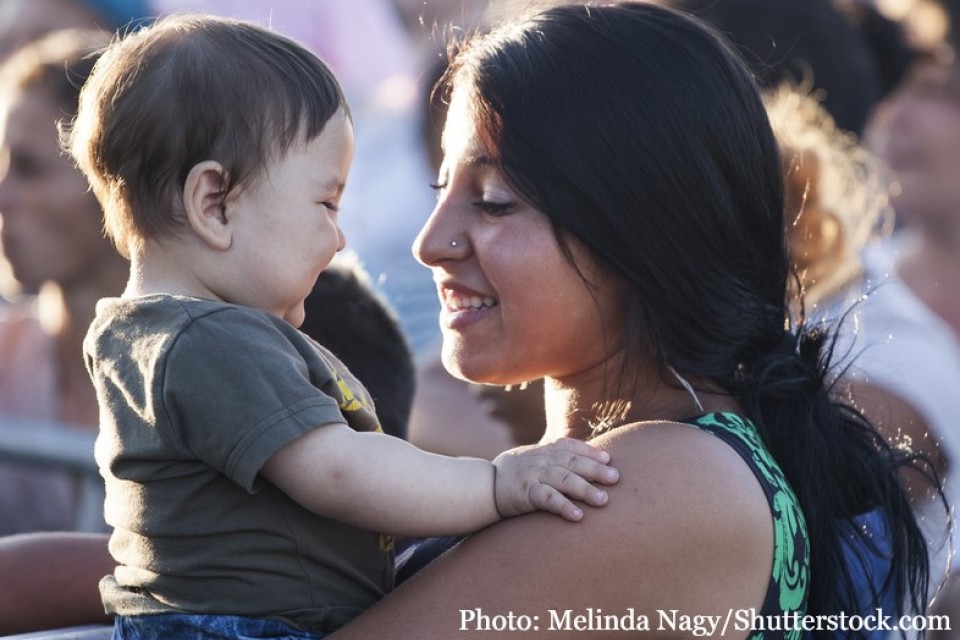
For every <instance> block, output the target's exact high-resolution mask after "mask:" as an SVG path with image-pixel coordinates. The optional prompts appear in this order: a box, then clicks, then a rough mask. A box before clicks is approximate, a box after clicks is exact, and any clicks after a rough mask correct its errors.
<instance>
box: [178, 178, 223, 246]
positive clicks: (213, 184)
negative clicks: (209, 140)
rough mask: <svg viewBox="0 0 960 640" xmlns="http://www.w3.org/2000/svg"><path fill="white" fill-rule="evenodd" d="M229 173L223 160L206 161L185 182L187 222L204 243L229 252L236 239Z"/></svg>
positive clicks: (184, 204) (184, 203) (184, 195)
mask: <svg viewBox="0 0 960 640" xmlns="http://www.w3.org/2000/svg"><path fill="white" fill-rule="evenodd" d="M228 180H229V176H228V175H227V171H226V169H224V168H223V165H221V164H220V163H219V162H216V161H214V160H205V161H203V162H200V163H198V164H196V165H194V166H193V168H192V169H190V173H189V174H187V179H186V181H185V182H184V184H183V210H184V213H185V215H186V219H187V224H188V225H189V226H190V228H191V229H192V230H193V232H194V233H195V234H196V235H197V237H199V238H200V239H201V240H202V241H203V242H204V243H206V244H207V245H209V246H210V247H212V248H214V249H218V250H220V251H225V250H227V249H229V248H230V245H231V244H232V242H233V232H232V230H231V228H230V224H229V221H228V220H227V215H226V204H225V202H224V201H225V199H226V195H227V183H228Z"/></svg>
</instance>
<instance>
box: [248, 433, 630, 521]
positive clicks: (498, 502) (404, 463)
mask: <svg viewBox="0 0 960 640" xmlns="http://www.w3.org/2000/svg"><path fill="white" fill-rule="evenodd" d="M607 460H608V458H607V454H605V453H603V452H601V451H598V450H596V449H594V448H593V447H591V446H589V445H587V444H586V443H583V442H580V441H579V440H570V439H564V440H560V441H558V442H555V443H552V444H549V445H545V446H537V447H521V448H517V449H511V450H509V451H506V452H504V453H502V454H500V455H499V456H497V458H496V459H495V460H494V461H493V463H491V462H489V461H487V460H481V459H479V458H451V457H447V456H441V455H437V454H434V453H429V452H426V451H422V450H420V449H417V448H416V447H414V446H413V445H411V444H410V443H408V442H405V441H403V440H400V439H398V438H393V437H391V436H386V435H384V434H381V433H368V432H363V433H362V432H357V431H354V430H353V429H351V428H350V427H348V426H347V425H345V424H328V425H323V426H321V427H318V428H316V429H314V430H313V431H311V432H310V433H307V434H306V435H303V436H301V437H299V438H297V439H296V440H294V441H292V442H290V443H289V444H287V445H286V446H285V447H283V448H282V449H280V450H279V451H278V452H276V453H275V454H274V455H273V456H271V457H270V459H269V460H268V461H267V463H266V464H265V465H264V466H263V469H262V470H261V473H262V475H263V476H264V477H265V478H267V479H268V480H270V482H272V483H273V484H275V485H276V486H277V487H278V488H280V490H281V491H283V492H285V493H286V494H287V495H289V496H290V497H291V498H293V499H294V500H296V501H297V502H299V503H300V504H301V505H303V506H304V508H306V509H309V510H311V511H313V512H315V513H318V514H321V515H324V516H326V517H329V518H333V519H336V520H340V521H343V522H347V523H350V524H352V525H355V526H358V527H363V528H366V529H370V530H373V531H382V532H384V533H391V534H395V535H404V536H441V535H455V534H463V533H470V532H472V531H476V530H478V529H481V528H483V527H485V526H487V525H489V524H492V523H494V522H496V521H498V520H500V518H502V517H508V516H513V515H518V514H521V513H526V512H528V511H532V510H534V509H544V510H546V511H550V512H552V513H556V514H559V515H563V516H564V517H565V518H567V519H568V520H579V519H580V518H581V517H582V515H583V514H582V511H581V509H580V508H579V507H577V506H576V505H574V504H573V503H572V502H571V501H570V500H569V499H568V498H567V497H566V496H569V497H570V498H574V499H577V500H583V501H585V502H586V503H587V504H591V505H594V506H601V505H603V504H605V503H606V497H607V496H606V494H605V493H604V492H602V491H600V490H598V489H597V488H596V487H594V486H592V485H591V484H590V482H589V481H595V482H602V483H604V484H611V483H613V482H616V474H615V472H613V470H612V469H610V468H609V467H607V466H606V465H604V464H602V462H606V461H607ZM601 461H602V462H601ZM611 473H613V475H609V474H611Z"/></svg>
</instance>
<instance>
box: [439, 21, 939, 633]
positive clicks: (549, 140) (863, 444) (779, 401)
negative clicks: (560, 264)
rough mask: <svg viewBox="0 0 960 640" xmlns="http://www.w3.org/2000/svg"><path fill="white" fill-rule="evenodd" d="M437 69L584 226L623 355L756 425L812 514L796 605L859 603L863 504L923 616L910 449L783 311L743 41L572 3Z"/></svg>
mask: <svg viewBox="0 0 960 640" xmlns="http://www.w3.org/2000/svg"><path fill="white" fill-rule="evenodd" d="M446 82H447V85H446V86H447V88H448V89H449V88H450V87H452V88H453V91H467V92H469V97H470V99H471V101H472V107H473V108H474V109H476V112H477V113H478V114H479V117H480V118H481V120H482V122H483V127H484V129H485V132H486V133H487V134H488V135H489V137H490V141H491V146H492V147H493V148H492V149H491V152H492V153H494V154H495V156H496V160H498V161H499V163H500V165H501V167H502V170H503V172H504V174H505V176H506V179H507V180H508V181H510V183H511V184H512V185H513V186H514V188H515V189H516V190H517V192H518V193H519V194H521V196H522V197H523V198H524V199H526V200H527V201H529V202H530V203H531V204H532V205H534V206H535V207H536V208H537V209H539V210H541V211H543V212H544V213H545V214H546V215H547V216H548V217H549V218H550V219H551V220H552V222H553V224H554V227H555V229H556V232H557V237H558V239H559V240H560V242H561V246H564V247H566V245H565V244H563V238H564V237H565V236H566V235H567V234H570V235H572V236H574V237H576V238H577V239H579V240H580V241H581V242H583V243H584V244H586V245H587V246H588V247H589V248H590V249H591V250H592V251H593V253H594V254H595V255H596V256H598V257H599V258H600V259H601V260H603V261H605V262H606V263H608V264H609V265H610V266H611V267H612V268H613V269H614V270H615V271H616V272H618V273H619V274H620V275H621V276H622V277H623V278H624V279H625V280H626V281H627V283H628V284H629V287H630V299H629V300H628V306H629V310H630V311H629V322H628V327H629V328H630V331H629V332H628V335H626V336H625V337H624V348H625V349H627V350H628V351H627V353H633V354H635V355H636V354H639V353H644V354H649V353H653V354H654V357H656V358H657V360H658V361H659V362H658V364H659V365H660V366H661V367H662V368H663V370H667V368H668V367H672V368H673V369H674V370H676V371H678V372H679V373H680V374H681V375H683V376H686V377H688V378H690V379H694V380H706V381H709V383H710V384H711V385H713V386H716V387H719V388H721V389H723V390H725V391H726V392H727V393H729V394H731V395H732V396H734V397H735V398H737V399H738V400H739V402H740V403H741V406H742V407H743V410H744V412H745V413H746V414H747V417H749V418H750V419H751V420H752V421H753V422H754V424H755V425H756V427H757V429H758V430H759V432H760V434H761V436H762V438H763V440H764V441H765V443H766V445H767V447H768V448H769V450H770V452H771V453H772V455H773V456H774V458H775V459H776V460H777V462H778V463H779V465H780V466H781V468H782V469H783V472H784V474H785V475H786V477H787V480H788V481H789V483H790V484H791V486H792V488H793V490H794V492H795V493H796V495H797V498H798V499H799V502H800V506H801V508H802V510H803V513H804V515H805V518H806V522H807V528H808V532H809V539H810V557H811V584H810V591H809V607H808V613H810V614H836V613H840V612H846V613H848V614H849V613H853V612H858V611H860V607H861V606H862V605H865V604H866V603H863V602H858V600H857V596H856V594H855V591H856V588H855V582H856V581H855V580H854V577H853V574H854V569H852V568H851V565H850V564H848V562H847V561H846V560H845V558H844V545H843V544H842V540H843V539H844V538H849V537H850V536H851V535H853V536H857V535H862V532H861V531H860V530H859V529H858V528H857V527H855V526H854V524H853V522H852V518H853V517H854V516H856V515H858V514H863V513H866V512H869V511H872V510H875V511H877V510H878V511H879V512H880V513H882V514H884V517H885V520H886V527H887V529H888V532H889V538H890V554H891V556H892V569H891V574H890V576H889V580H890V581H891V583H890V584H892V586H893V587H894V588H895V593H896V596H897V598H898V602H899V603H905V604H904V605H903V606H904V610H905V611H910V612H920V611H923V610H924V609H925V600H926V590H927V583H928V574H929V566H928V559H927V549H926V545H925V543H924V540H923V536H922V535H921V533H920V531H919V529H918V527H917V523H916V521H915V519H914V516H913V513H912V511H911V507H910V504H909V502H908V499H907V497H906V494H905V492H904V490H903V488H902V487H901V485H900V482H899V481H898V477H897V470H898V468H899V466H900V465H903V464H908V463H910V462H911V460H912V458H911V457H910V456H908V455H906V454H905V453H903V452H901V451H899V450H896V449H892V448H891V447H890V446H889V445H888V444H887V443H886V442H885V440H884V438H883V437H882V436H881V435H879V433H878V432H877V431H876V430H875V429H874V428H873V427H872V426H871V425H870V423H869V422H868V421H867V420H866V419H865V418H864V417H863V416H862V415H861V414H860V413H859V412H858V411H856V410H855V409H853V408H852V407H850V406H846V405H843V404H841V403H839V402H838V399H837V397H835V396H836V395H837V394H834V393H833V390H832V388H831V380H833V378H832V377H830V375H831V373H830V358H831V354H832V344H831V338H830V336H829V333H828V332H826V331H824V330H822V329H817V330H805V329H804V328H803V327H802V323H800V325H801V326H791V324H790V321H789V313H788V306H787V295H788V293H787V281H788V278H789V277H790V269H789V267H788V258H787V252H786V248H785V236H784V225H783V209H784V203H783V178H782V175H781V168H780V160H779V156H778V150H777V145H776V142H775V139H774V136H773V133H772V131H771V129H770V125H769V123H768V120H767V117H766V113H765V111H764V106H763V104H762V101H761V99H760V97H759V94H758V90H757V87H756V85H755V83H754V81H753V79H752V78H751V76H750V74H749V72H748V71H747V70H746V68H745V66H744V65H743V64H742V62H741V61H740V59H739V58H738V57H737V56H736V54H734V53H732V51H731V50H730V49H729V48H728V47H727V46H726V44H725V43H724V42H723V41H722V40H721V39H720V38H719V37H718V36H716V35H715V33H714V32H712V31H711V30H710V29H709V28H707V27H705V26H703V25H702V24H701V23H700V22H698V21H696V20H694V19H692V18H690V17H688V16H686V15H682V14H680V13H678V12H676V11H673V10H669V9H666V8H663V7H658V6H654V5H649V4H641V3H636V4H622V5H619V6H605V7H585V6H565V7H556V8H552V9H549V10H546V11H543V12H541V13H539V14H536V15H534V16H533V17H531V18H529V19H528V20H527V21H525V22H521V23H519V24H513V25H509V26H504V27H501V28H499V29H497V30H494V31H493V32H492V33H491V34H488V35H486V36H482V37H480V38H477V39H475V40H474V41H472V42H470V43H469V44H468V45H466V46H465V47H464V48H462V49H461V51H460V52H459V53H458V54H457V55H456V56H455V57H454V59H453V60H452V64H451V67H450V69H449V71H448V74H447V76H446ZM568 256H569V251H568ZM628 360H629V359H628ZM864 542H865V543H866V544H869V540H865V541H864ZM888 586H889V585H888Z"/></svg>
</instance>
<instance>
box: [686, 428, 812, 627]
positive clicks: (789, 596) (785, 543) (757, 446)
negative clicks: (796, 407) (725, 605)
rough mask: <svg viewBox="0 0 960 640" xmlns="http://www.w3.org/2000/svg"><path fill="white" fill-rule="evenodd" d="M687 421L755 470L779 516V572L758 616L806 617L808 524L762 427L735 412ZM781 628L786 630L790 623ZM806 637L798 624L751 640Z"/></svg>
mask: <svg viewBox="0 0 960 640" xmlns="http://www.w3.org/2000/svg"><path fill="white" fill-rule="evenodd" d="M684 422H685V423H686V424H689V425H691V426H693V427H696V428H698V429H701V430H703V431H707V432H709V433H712V434H713V435H715V436H717V437H718V438H720V439H721V440H723V441H724V442H725V443H727V444H728V445H730V446H731V447H732V448H733V449H734V451H736V452H737V453H738V454H740V457H741V458H743V460H744V462H746V463H747V466H749V467H750V470H751V471H753V475H754V476H756V478H757V481H758V482H759V483H760V486H761V487H762V488H763V492H764V494H766V496H767V503H768V504H769V505H770V512H771V514H772V515H773V571H772V572H771V575H770V584H769V586H768V587H767V595H766V597H765V598H764V602H763V607H762V608H761V609H760V611H758V612H757V615H759V616H761V618H762V619H765V620H768V619H770V618H769V617H770V616H773V617H777V618H780V619H781V620H783V619H787V618H788V617H794V616H796V617H800V616H803V615H805V614H806V611H807V598H808V594H809V589H810V587H809V585H810V538H809V536H808V535H807V523H806V520H805V519H804V517H803V512H802V511H801V510H800V503H799V502H798V501H797V496H796V495H795V494H794V493H793V489H791V488H790V485H789V484H788V483H787V479H786V478H785V477H784V475H783V471H781V469H780V466H779V465H778V464H777V462H776V460H774V459H773V456H772V455H770V452H769V451H768V450H767V448H766V446H765V445H764V444H763V441H762V440H761V439H760V434H759V433H757V429H756V427H755V426H753V424H752V423H751V422H750V421H749V420H747V419H746V418H743V417H740V416H738V415H736V414H733V413H708V414H705V415H702V416H698V417H696V418H693V419H690V420H686V421H684ZM785 614H787V615H785ZM796 617H794V619H796ZM774 626H777V625H774ZM779 626H781V628H783V626H785V625H779ZM801 636H802V630H801V629H800V628H799V626H798V625H796V628H787V629H783V630H781V631H773V630H769V629H768V630H764V631H755V632H754V633H752V634H751V635H750V636H749V638H748V640H779V639H784V640H799V639H800V638H801Z"/></svg>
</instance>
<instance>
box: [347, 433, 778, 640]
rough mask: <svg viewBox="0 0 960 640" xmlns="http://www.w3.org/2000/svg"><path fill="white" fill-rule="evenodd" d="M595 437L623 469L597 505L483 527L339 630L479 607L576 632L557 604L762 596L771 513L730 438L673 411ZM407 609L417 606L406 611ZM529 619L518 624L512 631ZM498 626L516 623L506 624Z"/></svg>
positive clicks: (443, 628)
mask: <svg viewBox="0 0 960 640" xmlns="http://www.w3.org/2000/svg"><path fill="white" fill-rule="evenodd" d="M594 442H595V443H596V444H598V446H601V447H603V448H605V449H607V450H608V451H610V453H611V455H612V457H613V464H614V465H615V466H616V467H617V468H618V469H619V470H620V476H621V480H620V482H619V483H618V484H617V485H615V486H613V487H610V488H609V494H610V501H609V504H608V505H607V506H605V507H603V508H601V509H592V508H587V509H586V510H585V511H586V515H585V518H584V520H583V521H582V522H579V523H569V522H563V521H561V520H560V519H559V518H556V517H553V516H549V515H546V514H541V513H537V514H530V515H527V516H522V517H519V518H512V519H510V520H506V521H503V522H501V523H499V524H497V525H494V526H492V527H489V528H488V529H486V530H484V531H482V532H480V533H478V534H475V535H474V536H472V537H471V538H470V539H468V540H467V541H466V542H464V543H463V544H461V545H460V546H459V547H457V548H456V549H455V550H453V551H452V552H451V553H449V554H447V555H446V556H444V557H442V558H441V559H440V560H438V561H437V562H435V563H434V564H432V565H431V566H429V567H427V569H425V570H424V571H423V572H422V573H421V574H419V575H418V576H416V577H415V578H414V579H413V580H411V581H410V582H408V583H407V584H406V585H404V587H403V588H401V589H399V590H398V591H397V593H395V594H394V595H392V596H390V597H388V598H387V599H386V600H385V601H384V602H383V603H381V605H378V606H377V607H375V608H374V610H373V611H372V612H370V613H368V614H365V615H364V616H361V618H360V619H359V620H358V621H357V622H356V623H354V624H351V625H348V627H347V628H346V629H345V630H344V631H343V632H341V633H342V634H343V635H342V637H344V638H350V637H357V638H362V637H371V634H373V633H381V632H386V630H387V629H388V628H390V634H391V637H394V638H405V637H410V638H414V637H416V638H427V639H429V638H434V637H436V638H441V637H444V638H446V637H450V635H453V633H452V632H454V631H457V630H458V629H460V627H459V626H458V625H460V624H461V623H463V621H464V619H465V618H464V616H466V617H467V618H469V619H474V618H471V617H472V616H474V617H475V615H476V614H477V613H478V611H480V612H483V613H484V614H485V615H488V616H489V615H505V616H506V615H509V614H511V613H512V614H513V615H514V616H515V617H516V616H519V615H526V616H529V617H530V620H532V619H533V616H538V620H539V624H540V626H541V630H545V629H547V628H549V629H550V633H549V635H550V637H551V638H564V637H567V636H566V633H567V632H568V631H569V637H571V638H573V637H582V634H583V630H582V629H581V630H579V631H577V630H565V629H563V628H557V625H556V624H554V623H556V621H557V616H559V618H560V620H562V619H563V616H564V615H566V614H565V612H566V611H567V610H570V611H572V612H573V613H571V615H572V616H576V615H589V611H590V610H592V611H594V612H596V610H598V609H600V610H603V611H607V612H624V613H629V612H632V613H633V614H635V615H637V616H647V617H648V619H649V620H651V621H653V620H656V619H657V616H659V615H660V611H669V610H672V609H677V610H680V611H684V610H686V611H688V612H689V613H690V614H691V615H715V614H716V612H722V613H726V610H727V609H728V608H730V607H738V608H750V607H759V606H760V605H761V604H762V601H763V597H764V595H765V593H766V588H767V584H768V582H769V577H770V568H771V562H772V556H773V533H772V518H771V515H770V511H769V508H768V507H767V504H766V498H765V497H764V495H763V492H762V490H761V488H760V486H759V484H758V483H757V481H756V480H755V479H754V478H753V477H752V474H751V471H750V470H749V468H748V467H747V466H746V464H745V463H744V462H743V461H742V460H741V459H740V457H739V456H738V455H737V454H736V453H735V452H734V451H733V450H732V449H730V447H729V446H727V445H726V444H724V443H723V442H721V441H720V440H719V439H718V438H715V437H713V436H711V435H710V434H707V433H704V432H701V431H699V430H697V429H694V428H691V427H689V426H686V425H681V424H676V423H643V424H637V425H628V426H625V427H622V428H619V429H616V430H614V431H613V432H611V433H609V434H605V435H604V436H601V437H599V438H597V439H596V440H595V441H594ZM718 584H723V585H724V587H725V588H724V589H723V590H719V589H717V585H718ZM720 591H722V592H723V593H720ZM416 611H422V612H423V613H422V615H421V614H414V620H413V622H412V623H411V622H410V615H411V612H416ZM391 618H392V619H393V623H394V624H392V625H391V624H390V620H391ZM400 620H403V622H402V623H401V624H400V625H399V626H401V627H406V626H407V624H412V627H411V632H410V635H409V636H406V635H403V633H405V632H404V631H403V630H399V631H400V635H397V632H398V629H397V628H396V626H397V624H396V623H397V621H400ZM466 624H467V625H468V627H469V625H470V624H473V623H472V622H467V623H466ZM469 628H472V627H469ZM465 630H469V629H465ZM653 631H655V630H653ZM341 633H338V634H337V636H336V637H338V638H339V637H341ZM529 633H530V630H529V629H528V630H527V631H526V632H524V631H522V630H519V629H518V630H516V635H517V637H520V635H521V634H524V637H529ZM351 634H354V635H351ZM535 635H536V634H535ZM654 635H657V636H658V637H664V636H670V635H673V634H671V633H669V630H664V629H660V630H659V632H657V633H654ZM676 635H678V636H682V635H684V634H682V633H680V634H676ZM498 637H505V638H512V637H513V635H512V633H510V632H509V630H506V631H501V632H500V633H498Z"/></svg>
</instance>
